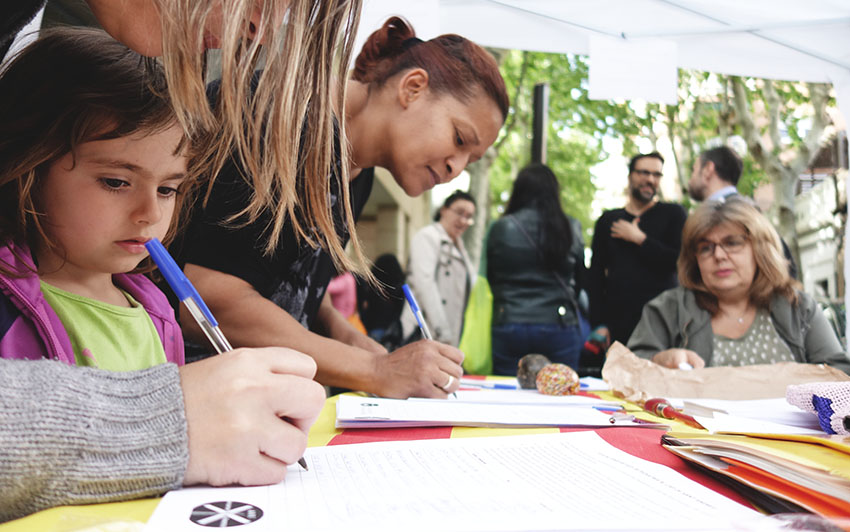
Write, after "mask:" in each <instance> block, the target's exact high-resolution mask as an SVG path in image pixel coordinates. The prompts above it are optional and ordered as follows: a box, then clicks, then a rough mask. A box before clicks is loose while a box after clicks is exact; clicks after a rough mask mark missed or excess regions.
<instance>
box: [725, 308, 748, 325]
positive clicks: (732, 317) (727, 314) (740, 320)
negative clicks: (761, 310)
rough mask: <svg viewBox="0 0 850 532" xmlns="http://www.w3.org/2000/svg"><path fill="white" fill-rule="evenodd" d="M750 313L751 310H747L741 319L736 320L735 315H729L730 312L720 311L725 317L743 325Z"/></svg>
mask: <svg viewBox="0 0 850 532" xmlns="http://www.w3.org/2000/svg"><path fill="white" fill-rule="evenodd" d="M749 311H750V309H749V308H748V309H746V310H745V311H744V313H743V314H741V316H740V317H739V318H736V317H735V316H733V315H731V314H729V313H728V312H726V311H725V310H722V309H721V310H720V312H721V313H722V314H723V315H724V316H726V317H727V318H729V319H731V320H735V321H737V322H738V323H741V324H743V323H744V318H745V317H746V316H747V313H748V312H749Z"/></svg>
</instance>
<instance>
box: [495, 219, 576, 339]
mask: <svg viewBox="0 0 850 532" xmlns="http://www.w3.org/2000/svg"><path fill="white" fill-rule="evenodd" d="M569 220H570V227H571V228H572V233H573V235H572V238H573V244H572V247H571V248H570V250H569V253H568V255H567V257H566V260H565V261H564V263H563V265H562V267H561V268H560V269H558V272H557V273H558V275H559V276H560V277H561V279H562V281H563V283H564V284H565V285H566V290H564V287H563V286H562V285H561V283H560V282H559V281H558V279H557V277H556V276H555V272H554V271H553V270H551V269H550V268H548V267H547V266H546V265H545V264H544V263H543V258H542V253H541V252H540V251H538V249H537V247H535V246H534V245H532V243H531V242H529V241H528V238H526V236H525V235H524V234H523V233H522V231H521V230H520V229H519V227H517V225H516V222H518V223H520V224H522V227H523V229H525V231H526V232H527V233H528V235H529V236H530V237H531V239H532V240H534V241H535V242H539V235H540V232H539V228H538V221H539V215H538V212H537V211H536V210H534V209H521V210H519V211H517V212H515V213H513V215H512V216H504V217H502V218H501V219H499V220H497V221H496V222H495V223H494V224H493V226H492V227H491V228H490V233H489V236H488V237H487V281H488V282H489V283H490V290H491V291H492V292H493V324H495V325H498V324H502V323H556V322H561V323H564V324H567V325H572V324H576V323H578V317H577V314H576V312H577V304H576V294H577V293H578V291H579V290H580V289H581V286H580V285H582V284H583V281H584V271H585V267H584V239H583V238H582V234H581V224H580V223H579V221H578V220H576V219H574V218H569ZM560 307H564V309H565V311H566V312H565V314H564V315H563V316H561V315H560V314H559V312H558V309H559V308H560Z"/></svg>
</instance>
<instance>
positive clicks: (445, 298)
mask: <svg viewBox="0 0 850 532" xmlns="http://www.w3.org/2000/svg"><path fill="white" fill-rule="evenodd" d="M474 220H475V199H474V198H473V197H472V196H470V195H469V194H467V193H466V192H463V191H461V190H456V191H454V192H453V193H452V194H451V195H450V196H449V197H448V198H446V201H444V202H443V206H442V207H440V210H439V211H437V213H436V214H435V215H434V222H435V223H432V224H431V225H428V226H425V227H423V228H422V229H420V230H419V232H417V233H416V234H415V235H414V236H413V240H412V241H411V242H410V259H409V261H408V264H407V284H409V285H410V289H411V290H413V295H414V296H415V297H416V301H417V303H419V307H420V308H421V310H422V314H423V316H424V317H425V322H426V323H427V324H428V328H429V329H430V331H431V334H432V335H433V336H434V340H437V341H438V342H442V343H444V344H448V345H452V346H455V347H457V345H458V344H459V343H460V333H461V331H462V330H463V313H464V311H465V310H466V303H467V302H468V301H469V293H470V292H471V291H472V283H473V282H474V281H475V272H474V271H473V270H472V263H471V262H470V261H469V255H467V253H466V248H465V247H464V246H463V239H462V238H461V237H463V233H465V232H466V230H467V229H469V226H471V225H472V224H473V221H474ZM402 327H403V329H404V335H405V337H408V336H409V335H411V333H414V332H416V331H418V330H419V329H418V328H417V327H418V324H417V323H416V318H415V317H414V316H413V313H412V312H411V311H410V309H409V308H406V309H405V310H404V312H403V314H402Z"/></svg>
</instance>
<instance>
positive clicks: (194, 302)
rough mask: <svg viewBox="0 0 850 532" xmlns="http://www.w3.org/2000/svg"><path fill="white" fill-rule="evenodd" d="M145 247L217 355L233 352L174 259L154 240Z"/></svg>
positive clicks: (210, 313)
mask: <svg viewBox="0 0 850 532" xmlns="http://www.w3.org/2000/svg"><path fill="white" fill-rule="evenodd" d="M145 247H146V248H147V250H148V253H150V254H151V258H152V259H153V261H154V262H155V263H156V265H157V266H158V267H159V271H161V272H162V276H163V277H165V280H166V281H168V285H169V286H170V287H171V289H172V290H174V293H175V294H176V295H177V299H179V300H180V301H181V302H182V303H183V304H184V305H186V308H187V309H189V313H190V314H191V315H192V317H193V318H195V321H196V322H198V326H199V327H200V328H201V330H202V331H204V334H205V335H206V336H207V338H208V339H209V341H210V343H211V344H212V345H213V347H214V348H215V350H216V351H217V352H218V353H224V352H225V351H233V347H232V346H231V345H230V342H228V341H227V338H225V337H224V333H222V332H221V329H219V328H218V322H217V321H215V318H214V317H213V315H212V312H210V309H209V308H207V305H206V303H204V300H203V299H201V295H200V294H199V293H198V291H197V290H195V287H194V286H192V283H190V282H189V279H187V278H186V276H185V275H183V271H182V270H181V269H180V267H179V266H177V263H176V262H174V259H173V258H171V255H170V254H169V253H168V251H166V249H165V247H164V246H163V245H162V243H160V241H159V240H158V239H156V238H154V239H151V240H148V241H147V243H145Z"/></svg>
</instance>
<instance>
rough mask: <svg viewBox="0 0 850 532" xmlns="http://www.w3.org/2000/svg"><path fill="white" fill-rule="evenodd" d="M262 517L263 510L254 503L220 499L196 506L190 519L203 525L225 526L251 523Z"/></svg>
mask: <svg viewBox="0 0 850 532" xmlns="http://www.w3.org/2000/svg"><path fill="white" fill-rule="evenodd" d="M261 517H263V511H262V510H261V509H259V508H258V507H256V506H254V505H253V504H247V503H244V502H236V501H218V502H208V503H206V504H202V505H200V506H195V508H193V509H192V515H190V516H189V520H190V521H192V522H193V523H195V524H197V525H201V526H208V527H213V528H225V527H231V526H242V525H249V524H251V523H253V522H254V521H257V520H258V519H260V518H261Z"/></svg>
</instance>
